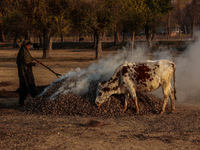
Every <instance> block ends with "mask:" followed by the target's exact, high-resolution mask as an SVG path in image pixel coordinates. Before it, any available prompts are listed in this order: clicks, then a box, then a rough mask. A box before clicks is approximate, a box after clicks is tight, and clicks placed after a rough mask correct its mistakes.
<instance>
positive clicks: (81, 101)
mask: <svg viewBox="0 0 200 150" xmlns="http://www.w3.org/2000/svg"><path fill="white" fill-rule="evenodd" d="M76 80H77V78H73V79H72V78H71V79H70V80H69V79H68V80H66V79H65V80H60V81H58V82H56V83H54V84H53V85H52V86H51V87H49V88H48V90H47V91H46V92H45V94H44V95H42V96H38V97H36V98H35V99H32V100H30V101H28V102H27V103H26V105H25V110H26V111H27V112H30V113H37V114H43V115H80V116H104V117H111V116H115V117H120V116H128V115H131V116H132V115H135V112H136V111H135V104H134V101H133V100H132V99H131V98H130V99H129V100H128V108H127V110H126V111H125V112H123V105H124V98H125V97H124V96H123V95H113V96H111V100H110V102H105V103H104V104H102V105H101V107H100V108H98V107H97V106H96V105H95V103H94V101H95V98H96V89H97V84H98V82H96V81H95V82H90V85H89V88H88V91H87V92H86V93H84V94H82V95H81V96H78V95H77V94H74V93H72V92H70V93H65V92H58V93H57V95H56V97H54V100H51V98H50V97H51V96H52V95H55V93H56V91H60V90H61V89H62V90H63V89H64V90H63V91H66V90H67V89H69V88H70V87H69V86H65V88H63V87H62V85H63V82H64V84H65V85H71V83H72V82H75V81H76ZM137 97H138V103H139V108H140V114H157V113H159V112H160V110H161V107H162V100H160V99H159V98H158V97H156V96H154V95H152V94H146V93H137ZM166 109H168V108H166Z"/></svg>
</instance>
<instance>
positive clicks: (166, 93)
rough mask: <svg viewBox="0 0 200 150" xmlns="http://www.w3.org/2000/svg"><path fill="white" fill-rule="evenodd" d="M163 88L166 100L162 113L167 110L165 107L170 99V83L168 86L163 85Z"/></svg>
mask: <svg viewBox="0 0 200 150" xmlns="http://www.w3.org/2000/svg"><path fill="white" fill-rule="evenodd" d="M162 88H163V94H164V102H163V107H162V110H161V112H160V113H161V114H163V113H164V111H165V107H166V105H167V102H168V99H169V95H170V85H168V86H165V87H162Z"/></svg>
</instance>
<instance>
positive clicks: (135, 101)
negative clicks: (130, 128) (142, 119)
mask: <svg viewBox="0 0 200 150" xmlns="http://www.w3.org/2000/svg"><path fill="white" fill-rule="evenodd" d="M130 94H131V97H132V99H133V100H134V103H135V108H136V113H137V114H139V107H138V102H137V96H136V92H135V91H132V92H130Z"/></svg>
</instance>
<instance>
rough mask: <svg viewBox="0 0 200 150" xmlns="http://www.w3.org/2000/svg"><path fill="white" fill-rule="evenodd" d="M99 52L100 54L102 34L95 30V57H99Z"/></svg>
mask: <svg viewBox="0 0 200 150" xmlns="http://www.w3.org/2000/svg"><path fill="white" fill-rule="evenodd" d="M101 54H102V35H101V32H97V46H96V57H95V59H99V58H101Z"/></svg>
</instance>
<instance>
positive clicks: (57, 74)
mask: <svg viewBox="0 0 200 150" xmlns="http://www.w3.org/2000/svg"><path fill="white" fill-rule="evenodd" d="M33 60H35V61H37V62H39V63H40V64H41V65H42V66H44V67H45V68H47V69H49V70H50V71H51V72H53V73H54V74H55V75H56V76H57V78H59V76H62V75H61V74H59V73H56V72H55V71H53V70H52V69H51V68H49V67H47V66H46V65H44V64H43V63H42V62H41V61H39V60H37V59H35V58H33Z"/></svg>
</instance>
